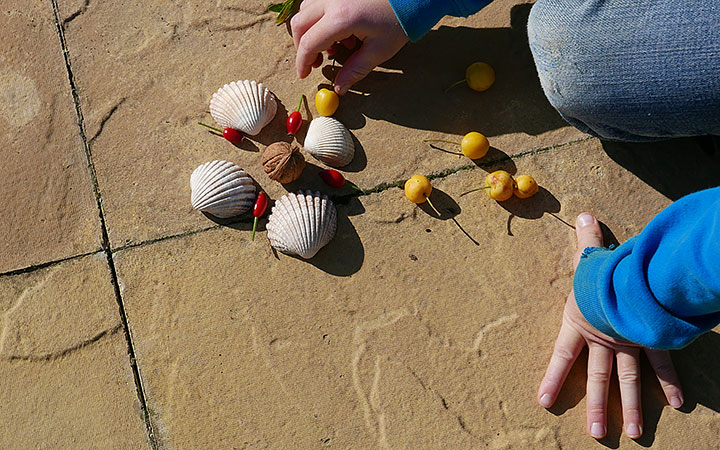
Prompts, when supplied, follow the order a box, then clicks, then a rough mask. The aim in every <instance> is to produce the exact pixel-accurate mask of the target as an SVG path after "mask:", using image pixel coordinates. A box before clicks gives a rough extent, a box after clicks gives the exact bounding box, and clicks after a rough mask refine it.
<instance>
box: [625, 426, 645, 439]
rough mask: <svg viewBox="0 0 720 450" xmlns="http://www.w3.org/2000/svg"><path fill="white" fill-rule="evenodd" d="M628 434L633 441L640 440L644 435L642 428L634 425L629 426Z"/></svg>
mask: <svg viewBox="0 0 720 450" xmlns="http://www.w3.org/2000/svg"><path fill="white" fill-rule="evenodd" d="M626 432H627V434H628V436H630V437H631V438H633V439H634V438H639V437H640V435H642V428H640V426H638V425H636V424H634V423H631V424H630V425H628V427H627V430H626Z"/></svg>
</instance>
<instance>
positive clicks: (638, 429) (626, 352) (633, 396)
mask: <svg viewBox="0 0 720 450" xmlns="http://www.w3.org/2000/svg"><path fill="white" fill-rule="evenodd" d="M615 358H616V359H617V368H618V381H619V382H620V400H621V401H622V411H623V423H624V424H625V433H627V435H628V436H629V437H631V438H632V439H637V438H639V437H640V436H641V435H642V407H641V403H640V392H641V390H640V348H639V347H630V348H627V349H622V350H618V351H617V352H616V353H615Z"/></svg>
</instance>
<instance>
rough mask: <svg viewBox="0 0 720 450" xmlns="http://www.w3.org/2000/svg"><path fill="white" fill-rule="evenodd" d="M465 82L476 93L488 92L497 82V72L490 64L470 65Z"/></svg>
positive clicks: (477, 63)
mask: <svg viewBox="0 0 720 450" xmlns="http://www.w3.org/2000/svg"><path fill="white" fill-rule="evenodd" d="M465 81H467V84H468V86H470V89H473V90H475V91H480V92H482V91H486V90H488V89H490V86H492V85H493V83H494V82H495V71H494V70H493V68H492V67H490V65H489V64H486V63H484V62H476V63H473V64H470V66H468V68H467V70H466V71H465Z"/></svg>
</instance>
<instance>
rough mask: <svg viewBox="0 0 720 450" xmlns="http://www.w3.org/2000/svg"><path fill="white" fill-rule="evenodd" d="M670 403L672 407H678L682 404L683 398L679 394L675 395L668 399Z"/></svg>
mask: <svg viewBox="0 0 720 450" xmlns="http://www.w3.org/2000/svg"><path fill="white" fill-rule="evenodd" d="M670 405H672V407H673V408H679V407H681V406H682V405H683V399H682V397H680V396H675V397H672V398H671V399H670Z"/></svg>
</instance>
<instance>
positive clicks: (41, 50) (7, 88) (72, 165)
mask: <svg viewBox="0 0 720 450" xmlns="http://www.w3.org/2000/svg"><path fill="white" fill-rule="evenodd" d="M0 30H2V31H1V33H2V34H1V36H2V41H3V51H2V53H0V129H2V132H0V149H2V150H1V154H2V158H3V163H2V165H1V166H0V204H1V205H2V214H0V230H2V232H1V233H0V273H3V272H8V271H11V270H15V269H21V268H25V267H28V266H33V265H36V264H40V263H44V262H47V261H53V260H57V259H62V258H67V257H70V256H74V255H78V254H83V253H89V252H93V251H97V250H98V249H99V248H100V221H99V218H98V211H97V206H96V203H95V198H94V196H93V190H92V182H91V179H90V174H89V171H88V170H87V159H86V157H85V152H84V150H83V144H82V141H81V139H80V134H79V132H78V127H77V125H76V122H77V115H76V112H75V107H74V103H73V98H72V95H71V91H70V88H69V84H68V77H67V71H66V70H65V62H64V59H63V54H62V51H61V46H60V40H59V39H58V35H57V31H56V29H55V19H54V15H53V10H52V6H51V4H50V2H45V1H44V2H29V3H28V2H25V1H21V0H4V1H3V5H2V7H1V8H0ZM18 37H21V38H18Z"/></svg>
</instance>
